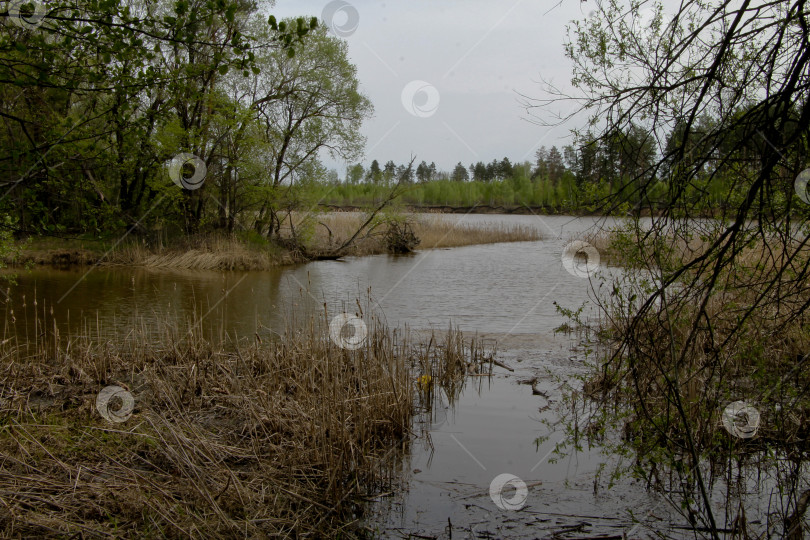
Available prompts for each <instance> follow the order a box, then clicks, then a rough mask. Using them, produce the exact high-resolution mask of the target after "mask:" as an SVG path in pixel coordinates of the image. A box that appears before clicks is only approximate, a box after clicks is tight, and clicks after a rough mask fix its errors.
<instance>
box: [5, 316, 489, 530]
mask: <svg viewBox="0 0 810 540" xmlns="http://www.w3.org/2000/svg"><path fill="white" fill-rule="evenodd" d="M364 320H365V321H366V322H367V324H368V329H369V334H368V339H367V340H366V342H365V343H364V344H363V346H362V347H361V348H360V349H358V350H355V351H350V350H346V349H342V348H340V347H338V346H336V345H335V344H334V343H333V342H332V341H331V340H330V339H329V337H328V329H327V328H326V325H325V324H323V323H322V322H321V321H319V320H316V319H308V320H305V321H299V322H298V323H291V325H290V328H289V329H288V330H287V331H286V332H285V333H284V335H282V336H280V337H279V338H278V339H277V340H274V341H273V342H271V343H266V344H262V343H259V342H258V341H254V342H253V343H242V344H240V345H238V346H236V345H234V344H233V343H230V344H224V345H223V346H214V345H212V344H211V343H206V342H202V341H200V340H198V339H196V338H193V337H191V336H193V335H194V334H195V332H194V326H192V327H191V328H189V329H183V330H181V329H178V328H169V327H166V328H165V330H164V333H163V334H162V335H146V330H144V328H145V326H141V327H138V328H134V329H133V331H132V333H131V334H130V335H129V337H128V338H127V339H125V340H124V341H123V342H121V343H119V344H116V345H113V344H110V343H104V342H99V341H97V340H93V339H92V338H91V337H88V335H89V334H92V333H93V332H87V334H88V335H85V337H80V338H73V339H66V338H60V337H59V336H55V335H54V332H55V330H54V329H55V328H56V326H55V325H53V326H50V324H42V325H40V328H41V329H42V335H41V336H40V338H39V339H38V342H37V343H36V344H33V343H18V342H17V338H16V337H14V336H11V337H9V338H7V339H5V340H4V341H2V346H1V347H0V355H2V359H1V360H0V381H2V385H1V386H0V455H2V456H3V459H2V460H0V531H2V532H1V533H0V534H2V536H7V537H32V536H81V537H86V536H92V537H104V536H116V537H139V538H140V537H172V538H179V537H182V538H209V539H210V538H232V537H267V536H281V537H296V538H297V537H318V538H321V537H336V536H342V537H355V536H362V535H363V534H364V533H363V530H362V528H361V527H360V526H359V519H360V518H361V516H362V512H363V508H364V506H363V504H362V502H363V497H365V496H368V495H371V494H374V493H378V492H379V491H380V490H382V489H386V488H387V487H388V486H389V485H390V482H391V479H392V476H393V475H394V474H395V471H396V469H397V467H398V457H399V455H400V452H402V451H405V450H407V448H408V444H409V441H410V429H411V427H410V426H411V420H412V417H413V414H414V413H415V411H416V408H417V405H418V401H419V400H420V398H419V396H420V395H422V393H423V391H426V390H427V389H428V387H430V385H432V384H442V383H444V382H448V383H450V382H452V383H453V384H458V381H459V379H460V378H463V376H464V374H466V373H467V371H468V370H470V369H473V367H474V366H477V365H478V364H479V363H481V362H484V361H485V360H486V355H484V354H483V353H482V350H481V349H480V347H478V346H476V345H475V342H471V345H470V348H465V347H464V346H463V343H464V342H463V338H461V336H460V334H458V333H456V332H454V331H453V330H452V329H451V331H450V333H449V334H448V336H447V338H446V341H447V343H450V344H452V345H451V346H447V347H445V346H443V345H439V344H437V343H438V342H437V341H436V338H435V337H431V339H430V341H429V343H428V345H427V346H417V345H415V344H414V343H413V342H412V341H410V340H409V339H408V336H406V335H403V334H401V333H398V332H396V331H392V330H390V329H388V328H387V327H386V326H385V325H384V324H383V323H382V322H381V321H380V320H378V319H377V318H375V317H370V316H366V317H365V318H364ZM257 339H258V338H257ZM459 343H461V344H462V346H461V348H459ZM459 366H464V367H463V369H460V368H459ZM490 366H491V364H490ZM475 369H477V370H479V371H480V369H479V368H478V367H475ZM448 373H449V374H455V375H453V376H451V375H448ZM420 375H428V376H429V378H425V377H422V378H421V379H420V378H419V377H420ZM417 381H419V382H418V383H417ZM107 385H118V386H121V387H123V388H125V389H127V391H128V392H130V393H131V394H132V396H133V397H134V400H135V409H134V414H133V415H132V416H131V417H130V418H129V419H128V420H126V421H125V422H122V423H110V422H108V421H107V420H105V419H103V418H102V417H101V416H100V414H99V412H98V411H97V409H96V403H95V400H96V398H97V395H98V394H99V392H100V390H101V389H102V388H104V387H106V386H107ZM116 407H117V404H116V403H113V407H112V408H113V410H115V409H116Z"/></svg>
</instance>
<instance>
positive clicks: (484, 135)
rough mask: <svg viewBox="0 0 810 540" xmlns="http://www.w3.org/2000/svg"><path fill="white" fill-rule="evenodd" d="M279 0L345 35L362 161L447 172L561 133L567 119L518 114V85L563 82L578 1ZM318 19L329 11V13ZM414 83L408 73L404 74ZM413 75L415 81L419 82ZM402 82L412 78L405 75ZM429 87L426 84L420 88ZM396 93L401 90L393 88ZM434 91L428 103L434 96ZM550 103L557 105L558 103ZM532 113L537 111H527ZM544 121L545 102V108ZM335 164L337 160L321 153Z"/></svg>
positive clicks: (539, 93) (564, 139)
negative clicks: (357, 95)
mask: <svg viewBox="0 0 810 540" xmlns="http://www.w3.org/2000/svg"><path fill="white" fill-rule="evenodd" d="M557 4H558V1H557V0H542V1H541V0H497V1H496V0H432V1H430V0H407V1H404V0H400V1H398V2H394V1H391V0H389V1H386V2H379V1H370V0H278V1H277V2H276V5H275V7H274V8H272V9H271V12H272V13H273V14H275V15H276V17H279V18H281V17H288V16H317V17H322V16H324V15H325V13H324V9H325V8H327V6H328V7H329V8H330V9H328V10H327V13H326V15H327V16H329V13H330V12H331V13H333V15H332V16H331V17H330V18H331V20H332V22H333V24H334V27H335V29H336V31H337V32H338V33H343V34H345V37H344V39H346V40H347V41H348V43H349V54H350V57H351V60H352V62H353V63H354V64H355V65H356V66H357V69H358V78H359V80H360V84H361V88H362V90H363V92H364V93H365V94H366V95H367V96H368V97H369V98H370V99H371V101H372V103H373V104H374V107H375V114H374V118H372V119H370V120H368V121H366V123H365V124H364V126H363V130H362V131H363V134H364V135H365V136H366V137H367V139H368V143H367V145H366V155H365V159H364V163H365V164H366V165H367V164H369V163H370V162H371V160H373V159H377V160H378V161H380V164H381V165H382V164H384V163H385V162H386V161H388V160H389V159H392V160H394V161H395V162H396V163H398V164H400V163H405V162H407V161H408V160H409V158H410V156H411V155H412V154H413V155H415V156H416V158H417V163H418V162H420V161H422V160H425V161H427V162H428V163H430V162H431V161H435V162H436V165H437V166H438V167H439V169H443V170H451V169H452V168H453V167H454V166H455V164H456V163H457V162H459V161H461V162H462V163H464V165H466V166H469V165H470V163H472V162H476V161H484V162H489V161H492V160H493V159H495V158H497V159H501V158H503V157H504V156H506V157H508V158H509V159H510V160H512V161H513V162H519V161H523V160H526V159H528V160H532V159H533V156H534V152H535V150H536V149H537V148H539V147H540V146H542V145H545V146H547V147H551V146H552V145H557V146H558V147H561V146H563V145H565V144H568V143H569V142H570V139H569V129H570V128H572V127H575V126H574V125H572V124H567V125H564V126H561V127H552V128H549V127H544V126H539V125H536V124H532V123H530V122H528V121H527V118H529V116H528V114H527V113H526V110H525V108H524V107H523V106H522V105H521V98H520V96H519V95H518V93H522V94H525V95H528V96H532V97H537V98H543V97H547V94H545V92H544V86H543V85H542V84H541V82H540V81H541V80H542V79H545V80H550V81H552V82H553V83H554V84H555V85H556V86H558V87H562V88H569V87H570V79H571V70H570V64H569V62H568V60H567V59H566V58H565V55H564V50H563V43H564V41H565V35H566V29H565V27H566V24H567V23H568V21H570V20H572V19H575V18H584V17H586V16H587V15H588V11H587V10H589V9H590V5H589V4H588V3H583V2H580V1H578V0H564V1H563V2H562V3H561V4H560V5H557ZM327 22H328V21H327ZM412 81H417V82H413V83H412ZM418 81H422V82H418ZM411 83H412V84H411ZM426 85H427V86H426ZM403 91H404V95H403ZM437 101H438V102H437ZM569 107H570V105H563V104H561V105H559V106H558V109H557V110H556V112H557V113H563V114H564V113H568V112H570V109H569ZM535 114H537V112H536V113H535ZM543 117H544V118H546V119H547V120H553V118H554V117H553V115H552V112H551V111H549V112H548V113H547V114H543ZM324 161H325V163H326V164H327V165H328V166H330V167H335V168H337V169H338V170H339V172H340V174H341V177H342V176H343V174H344V172H345V165H344V164H343V163H335V162H333V161H331V160H330V159H325V160H324Z"/></svg>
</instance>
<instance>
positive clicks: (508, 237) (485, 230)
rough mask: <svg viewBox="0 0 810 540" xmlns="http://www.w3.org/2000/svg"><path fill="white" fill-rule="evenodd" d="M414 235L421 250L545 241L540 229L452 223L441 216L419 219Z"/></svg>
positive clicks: (462, 222)
mask: <svg viewBox="0 0 810 540" xmlns="http://www.w3.org/2000/svg"><path fill="white" fill-rule="evenodd" d="M414 232H416V236H418V237H419V239H420V240H421V243H420V244H419V247H420V248H421V249H432V248H447V247H459V246H470V245H476V244H496V243H499V242H535V241H537V240H542V235H541V234H540V232H539V231H538V230H537V229H535V228H534V227H528V226H526V225H505V224H503V223H487V224H471V223H464V219H463V218H459V219H458V220H455V219H453V220H449V219H447V218H445V217H441V216H420V219H419V220H418V221H417V222H416V223H415V224H414Z"/></svg>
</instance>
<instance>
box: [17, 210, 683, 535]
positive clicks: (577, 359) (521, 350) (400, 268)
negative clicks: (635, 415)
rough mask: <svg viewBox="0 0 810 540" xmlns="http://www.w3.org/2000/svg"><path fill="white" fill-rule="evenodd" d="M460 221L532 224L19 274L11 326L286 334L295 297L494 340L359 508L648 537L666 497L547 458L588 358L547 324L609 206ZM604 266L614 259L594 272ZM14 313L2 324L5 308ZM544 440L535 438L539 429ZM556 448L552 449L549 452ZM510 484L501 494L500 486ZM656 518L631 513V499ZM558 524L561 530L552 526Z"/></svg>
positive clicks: (505, 530)
mask: <svg viewBox="0 0 810 540" xmlns="http://www.w3.org/2000/svg"><path fill="white" fill-rule="evenodd" d="M445 219H449V220H455V221H458V222H461V223H484V222H498V223H505V224H523V225H527V226H532V227H536V228H537V229H538V230H540V232H541V233H542V234H543V235H544V239H543V240H541V241H537V242H525V243H513V244H493V245H485V246H470V247H463V248H454V249H441V250H426V251H420V252H417V253H415V254H412V255H407V256H389V255H380V256H371V257H362V258H354V257H349V258H346V259H345V260H342V261H318V262H312V263H308V264H303V265H299V266H295V267H286V268H278V269H273V270H270V271H265V272H228V273H219V272H193V271H185V270H184V271H170V270H148V269H132V268H120V269H119V268H115V269H111V268H93V269H90V270H88V269H78V270H68V271H58V270H53V269H35V270H32V271H30V272H27V271H21V272H18V277H17V284H16V285H14V286H12V287H11V288H10V289H9V290H8V291H7V294H8V296H9V298H8V299H6V306H7V309H6V310H5V313H4V317H5V318H6V319H5V327H6V333H7V334H8V333H9V332H12V331H13V332H16V333H17V335H18V336H28V337H31V336H32V335H33V334H34V333H35V332H34V327H33V319H34V317H33V313H34V310H37V311H38V312H40V313H42V312H47V313H50V311H51V310H52V311H53V316H54V317H53V318H54V319H55V320H56V321H57V325H58V326H59V328H60V332H61V334H62V335H73V336H76V335H79V334H81V333H83V332H88V331H92V332H93V333H94V334H96V333H97V334H98V335H101V336H103V337H104V338H106V339H115V338H116V337H120V336H122V335H126V334H127V333H128V332H130V331H131V330H132V327H133V325H135V324H142V323H140V322H138V323H136V321H146V324H147V325H153V326H155V328H157V327H158V325H159V324H161V321H162V322H166V321H169V323H172V322H173V321H174V322H177V323H180V325H181V326H183V325H184V324H187V322H188V321H189V320H191V319H198V320H199V319H202V328H203V332H204V333H206V334H208V336H207V337H209V338H214V337H217V336H215V335H214V334H215V333H216V332H217V330H216V329H220V328H224V329H226V330H227V332H228V333H229V335H230V336H231V337H232V338H233V337H246V336H251V337H252V336H253V335H254V333H258V334H259V335H262V334H266V335H269V334H271V333H273V332H281V331H283V329H284V326H285V319H286V318H287V317H288V316H289V314H290V312H291V310H292V309H293V308H295V309H297V310H298V312H299V313H300V312H301V310H303V312H305V313H306V312H317V313H322V312H323V309H324V303H326V304H327V306H328V310H329V312H330V313H337V312H338V311H343V310H344V309H347V310H351V311H355V307H354V306H355V305H356V304H355V302H356V300H357V299H360V302H361V304H362V305H364V306H365V305H366V303H367V302H369V303H370V304H371V306H372V307H373V308H374V309H375V311H376V312H378V313H381V314H383V315H384V316H385V318H386V319H387V321H388V323H389V325H390V326H392V327H397V326H398V327H404V326H406V325H407V326H408V327H409V328H411V329H414V330H422V329H430V328H435V329H437V330H444V329H446V328H447V326H448V324H450V323H451V322H452V323H453V324H454V325H457V326H458V327H460V328H461V330H462V331H464V332H465V333H469V334H472V333H477V334H478V335H479V336H482V337H484V338H486V339H487V342H488V343H490V344H494V343H497V348H498V353H499V358H500V359H501V360H502V361H503V362H505V363H506V364H508V365H510V366H512V367H514V368H515V372H514V373H509V372H507V371H505V370H503V369H500V368H496V371H497V373H498V374H497V376H496V377H494V378H493V379H491V380H484V379H481V380H479V381H477V382H475V381H474V382H472V383H470V384H468V386H467V387H466V389H465V391H464V392H463V394H462V396H461V398H460V399H459V400H458V402H457V403H456V405H455V407H453V408H450V407H448V408H447V409H445V410H440V411H438V418H437V419H435V420H434V422H433V423H432V425H429V426H423V431H422V433H423V437H422V438H420V439H419V440H418V441H417V442H416V443H415V444H414V447H413V451H412V453H411V455H410V456H408V457H407V458H406V460H405V462H404V463H403V464H402V468H403V471H404V473H403V478H402V483H403V486H404V487H405V489H402V490H400V491H399V492H398V493H396V494H394V495H392V496H388V497H382V498H381V499H380V500H379V501H378V503H377V504H375V505H374V506H373V509H372V511H371V512H370V515H369V516H367V518H366V519H367V523H368V525H369V527H371V528H373V529H376V530H377V531H378V532H379V534H380V535H382V536H386V537H388V536H400V537H407V536H408V535H409V534H421V535H424V536H427V537H442V538H443V537H450V535H455V536H456V537H466V536H465V535H467V536H470V535H472V536H470V537H476V536H481V537H486V535H487V534H489V535H490V536H489V537H506V538H516V537H526V538H535V537H537V538H543V537H549V536H551V535H553V534H563V533H564V532H565V531H567V530H569V529H570V530H571V532H572V534H580V535H587V534H592V535H596V534H600V535H601V534H619V535H621V534H622V533H628V532H629V533H630V537H647V536H648V535H649V534H652V532H651V529H649V528H647V527H648V526H652V527H653V528H656V527H659V526H663V525H662V523H663V521H660V519H661V516H667V519H669V518H670V517H671V516H669V514H668V512H667V509H666V507H665V505H662V503H661V501H659V500H657V499H656V498H655V497H654V496H651V495H650V494H648V493H646V492H645V491H644V490H643V489H642V488H641V487H640V486H637V485H634V484H632V483H631V482H630V481H626V482H625V483H621V484H619V485H617V486H616V487H614V488H612V489H611V490H610V491H604V490H602V491H597V492H596V493H595V492H594V486H593V479H594V473H595V471H596V470H597V468H598V466H599V464H600V463H602V462H604V461H605V460H606V459H607V460H608V461H609V460H610V459H609V458H606V457H605V456H602V455H600V454H599V452H598V451H596V450H594V451H587V450H586V451H585V452H581V453H576V454H572V455H564V456H555V455H554V454H552V453H551V451H552V450H553V449H554V445H555V443H556V442H557V441H559V440H560V438H561V437H562V433H561V429H560V433H559V434H558V433H555V432H554V431H552V430H551V429H550V428H549V427H548V425H546V424H544V423H543V422H542V420H546V421H548V422H551V423H552V424H553V423H554V420H555V418H554V414H555V413H554V410H555V409H554V405H555V404H558V403H559V400H560V398H561V393H562V385H563V383H564V382H566V381H571V380H572V377H573V376H574V375H576V374H577V373H581V372H582V370H583V368H584V366H583V362H584V354H583V351H582V350H580V349H578V348H577V347H576V345H575V343H574V342H573V341H571V339H570V338H569V337H566V336H565V335H561V334H555V333H554V329H555V328H557V327H559V326H560V325H561V324H563V323H564V322H565V319H564V318H563V317H562V316H561V315H560V314H559V313H557V310H556V308H555V305H554V302H557V303H559V304H561V305H563V306H565V307H569V308H577V307H579V306H580V305H582V303H583V302H587V301H588V299H589V297H593V295H594V291H593V289H592V284H591V282H589V280H588V279H583V278H579V277H575V276H573V275H571V274H569V273H568V272H566V271H565V270H564V268H563V265H562V262H561V255H562V252H563V247H564V246H565V245H566V243H568V242H569V241H571V240H573V239H576V238H579V237H580V236H581V235H582V234H584V233H586V232H588V231H592V230H594V229H596V228H599V227H600V226H604V225H606V224H607V225H611V224H612V223H613V222H612V221H611V220H605V219H604V218H598V219H597V218H573V217H567V216H554V217H547V216H542V217H538V216H489V215H483V216H482V215H468V216H453V215H450V216H445ZM605 271H606V272H611V270H610V269H605ZM11 309H13V310H14V316H13V320H14V321H15V322H14V323H13V324H12V323H11V320H12V317H11V313H10V310H11ZM530 377H538V381H539V382H538V386H539V388H540V389H541V390H542V391H544V392H545V393H546V394H547V395H548V396H549V398H548V399H546V398H544V397H542V396H538V395H533V394H532V390H531V387H530V386H529V385H526V384H519V381H520V380H521V379H525V378H530ZM428 434H429V436H428ZM541 436H548V440H546V441H545V442H543V443H542V444H537V443H536V440H537V438H538V437H541ZM555 457H556V458H557V459H556V460H555V459H554V458H555ZM503 473H509V474H514V475H516V476H518V477H519V478H521V479H522V480H523V481H524V482H525V483H526V484H527V485H528V486H529V495H528V498H527V500H526V504H525V506H523V507H522V508H521V510H520V511H514V510H501V509H499V508H498V507H497V506H496V505H495V504H494V502H493V500H492V499H491V498H490V493H489V487H490V483H491V482H492V480H493V479H494V478H495V477H496V476H498V475H500V474H503ZM509 495H510V494H509V493H507V496H509ZM630 510H633V511H634V513H635V514H636V515H637V516H641V517H645V516H646V518H647V519H648V520H651V521H652V523H653V524H652V525H649V524H648V525H645V526H638V525H635V524H634V523H633V522H632V521H631V520H630V519H629V513H628V512H629V511H630ZM560 537H565V536H560Z"/></svg>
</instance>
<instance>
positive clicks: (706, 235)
mask: <svg viewBox="0 0 810 540" xmlns="http://www.w3.org/2000/svg"><path fill="white" fill-rule="evenodd" d="M686 225H688V226H684V228H682V229H679V227H680V224H675V225H672V224H670V226H669V228H666V229H664V228H661V229H653V230H651V231H647V230H642V229H641V228H639V227H635V228H634V227H632V226H628V227H626V228H624V229H621V230H614V231H611V232H608V233H603V234H601V235H599V236H596V237H592V238H590V239H589V241H590V242H591V243H593V244H594V245H596V246H599V248H600V251H602V252H603V253H604V252H605V251H607V252H608V253H609V254H610V256H611V258H612V259H613V261H614V262H616V263H619V264H622V265H623V266H625V270H626V272H625V273H624V275H623V276H622V277H620V278H615V281H614V282H613V283H612V284H611V285H612V286H611V287H606V289H608V290H609V291H611V292H610V294H609V295H605V296H604V297H600V299H599V302H600V307H601V312H602V315H603V319H602V321H601V323H600V325H599V326H600V327H599V329H598V330H599V335H600V336H601V337H602V345H603V349H602V351H604V354H598V355H597V359H596V361H595V363H594V365H593V366H592V367H593V371H592V372H591V373H590V376H589V378H588V380H587V381H585V385H584V391H585V392H584V393H585V398H586V399H584V400H583V405H584V407H587V408H589V409H590V410H591V412H592V414H590V415H589V416H588V417H589V420H588V424H589V425H588V426H585V429H584V431H579V433H585V434H595V435H596V436H597V437H599V438H603V437H604V436H605V433H607V432H610V431H613V432H617V433H620V434H621V435H622V440H621V441H616V440H612V441H611V440H609V439H607V443H606V444H609V445H610V446H611V447H612V450H613V451H615V452H627V451H632V454H633V455H632V457H631V456H628V457H631V460H632V462H633V466H632V469H633V472H634V473H636V474H638V475H639V476H641V477H642V478H643V479H644V480H646V481H647V483H648V485H650V486H655V487H657V488H659V489H661V490H662V491H664V492H666V493H670V494H675V495H677V496H678V497H679V498H680V499H681V500H680V502H681V505H682V508H683V513H684V517H685V518H686V519H688V520H689V521H690V523H692V524H694V526H695V527H696V528H698V529H699V528H701V527H702V528H703V529H704V530H706V531H709V532H711V533H712V534H713V535H715V536H716V534H717V531H716V529H717V528H718V527H719V528H726V529H733V530H734V531H735V533H737V534H738V536H739V537H741V538H742V537H757V536H760V535H764V536H769V535H774V536H776V535H779V534H780V533H781V534H783V535H784V536H785V537H790V538H797V537H800V535H801V531H802V528H803V527H804V528H807V523H806V522H807V519H806V517H805V513H806V511H807V509H808V505H809V504H810V480H808V476H807V470H808V461H807V457H808V454H807V449H808V448H810V445H808V443H809V442H810V429H809V428H808V425H810V369H808V362H809V361H810V354H808V350H810V338H809V337H808V336H810V333H808V329H810V323H809V322H808V319H807V317H806V315H805V314H804V313H803V308H804V306H807V305H808V303H810V281H808V279H807V275H808V274H807V269H808V267H810V248H808V246H807V240H806V239H807V236H806V231H804V233H803V234H798V235H795V234H794V231H792V230H791V229H790V228H788V227H786V228H785V229H782V230H778V229H767V228H764V227H763V228H761V229H760V228H759V226H758V224H751V225H750V227H749V228H744V229H742V230H741V231H740V234H739V235H738V236H737V239H736V240H735V241H734V242H733V244H732V243H729V244H728V245H727V246H726V249H716V248H715V247H712V246H713V244H715V243H718V245H721V246H722V245H723V242H724V238H725V237H724V236H723V229H722V224H719V223H698V222H690V223H689V224H686ZM665 285H666V286H665ZM738 401H742V402H744V403H745V404H747V405H749V406H750V407H753V409H755V410H756V411H757V415H756V418H758V421H755V420H753V417H750V416H746V417H744V418H743V417H738V418H734V419H733V421H734V423H735V425H744V426H745V427H746V429H748V428H750V429H752V430H753V431H751V433H752V436H750V437H740V436H738V435H737V434H736V433H735V432H734V430H733V429H732V430H730V429H729V428H728V424H727V423H728V420H729V419H728V418H727V417H725V415H726V413H725V412H724V411H726V410H727V407H728V406H730V405H731V404H733V403H736V402H738ZM749 421H750V422H751V423H750V424H746V422H749ZM580 427H581V426H580ZM614 430H615V431H614ZM763 498H767V500H770V501H771V504H772V505H773V506H774V508H775V509H774V511H773V512H770V513H768V514H767V515H761V516H760V515H757V516H756V517H754V516H753V515H752V514H751V512H754V511H757V510H759V508H758V506H757V504H755V503H757V502H759V501H760V500H762V499H763ZM720 520H723V521H722V522H721V521H720ZM797 534H798V535H799V536H796V535H797ZM746 535H747V536H746Z"/></svg>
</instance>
